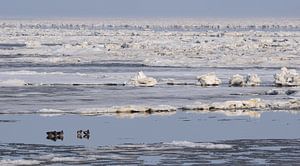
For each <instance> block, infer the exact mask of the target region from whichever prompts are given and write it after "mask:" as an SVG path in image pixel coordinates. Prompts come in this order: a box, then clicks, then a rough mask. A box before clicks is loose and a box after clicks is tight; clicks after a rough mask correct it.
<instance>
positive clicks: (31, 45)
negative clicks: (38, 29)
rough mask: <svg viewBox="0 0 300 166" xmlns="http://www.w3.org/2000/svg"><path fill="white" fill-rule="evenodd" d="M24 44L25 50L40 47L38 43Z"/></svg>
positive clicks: (28, 42) (29, 42)
mask: <svg viewBox="0 0 300 166" xmlns="http://www.w3.org/2000/svg"><path fill="white" fill-rule="evenodd" d="M25 44H26V47H27V48H38V47H40V46H41V43H40V42H38V41H27V42H25Z"/></svg>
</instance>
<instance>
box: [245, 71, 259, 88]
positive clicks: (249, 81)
mask: <svg viewBox="0 0 300 166" xmlns="http://www.w3.org/2000/svg"><path fill="white" fill-rule="evenodd" d="M260 83H261V79H260V78H259V76H258V75H257V74H249V75H247V77H246V85H248V86H258V85H259V84H260Z"/></svg>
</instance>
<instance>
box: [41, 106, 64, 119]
mask: <svg viewBox="0 0 300 166" xmlns="http://www.w3.org/2000/svg"><path fill="white" fill-rule="evenodd" d="M36 113H38V114H41V116H48V117H52V116H60V115H63V114H64V113H65V111H62V110H57V109H46V108H44V109H41V110H39V111H37V112H36Z"/></svg>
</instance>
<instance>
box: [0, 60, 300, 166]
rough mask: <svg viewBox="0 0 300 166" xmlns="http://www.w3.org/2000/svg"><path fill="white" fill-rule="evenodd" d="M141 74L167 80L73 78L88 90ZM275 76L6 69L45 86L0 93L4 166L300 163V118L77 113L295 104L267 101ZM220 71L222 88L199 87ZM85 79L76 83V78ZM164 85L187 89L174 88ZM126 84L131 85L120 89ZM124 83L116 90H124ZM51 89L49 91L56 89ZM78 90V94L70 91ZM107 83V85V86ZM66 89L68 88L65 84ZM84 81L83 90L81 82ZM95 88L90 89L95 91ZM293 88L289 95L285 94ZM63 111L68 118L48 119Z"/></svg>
mask: <svg viewBox="0 0 300 166" xmlns="http://www.w3.org/2000/svg"><path fill="white" fill-rule="evenodd" d="M140 70H143V71H144V72H145V73H147V74H148V75H151V76H153V77H155V78H157V79H158V80H160V81H161V84H158V85H157V86H155V87H150V88H149V87H148V88H147V87H132V86H123V85H106V84H101V83H100V84H96V85H95V84H80V83H79V84H78V85H77V83H78V82H77V81H78V80H74V78H76V76H73V75H72V73H77V72H78V73H86V74H90V75H92V76H90V75H89V76H87V77H86V80H87V81H96V83H97V81H98V79H94V76H101V74H103V73H106V74H108V75H109V74H123V75H125V76H129V77H128V78H130V76H132V75H134V74H135V73H136V72H137V71H140ZM277 70H278V69H277V68H251V69H247V68H246V69H242V68H173V67H172V68H170V67H147V66H139V65H125V64H124V65H123V66H122V65H120V66H118V65H104V66H101V65H100V66H98V67H97V66H92V65H91V66H90V67H88V66H81V67H80V66H69V67H67V66H65V67H62V66H61V67H60V66H50V67H38V66H36V67H28V66H26V65H23V66H22V65H21V66H20V67H16V66H15V67H14V68H13V70H12V68H11V66H7V67H4V68H1V72H2V74H1V78H6V79H10V78H20V79H23V80H24V79H25V80H26V79H27V80H28V81H32V83H37V82H39V81H45V80H50V81H49V83H48V84H46V85H36V84H33V85H28V86H21V87H1V88H0V104H1V108H0V113H1V115H0V132H1V136H0V154H1V155H0V164H1V165H18V164H30V165H31V164H37V165H38V164H42V165H55V164H69V165H75V164H87V165H98V164H104V165H120V164H125V165H141V164H145V165H158V164H163V165H193V164H216V165H218V164H222V165H223V164H228V165H259V164H262V165H265V164H278V165H285V164H286V163H289V164H297V163H298V162H299V158H300V155H299V154H300V153H299V152H300V149H299V147H300V141H299V138H300V133H299V132H298V130H299V127H300V114H298V113H297V110H296V111H295V110H293V111H291V110H280V111H272V110H259V111H257V112H256V113H257V115H256V116H251V115H247V114H244V115H238V114H234V113H233V114H231V115H229V114H226V113H224V112H193V111H192V112H185V111H182V110H178V111H177V112H171V113H164V114H139V113H136V114H99V115H94V116H87V115H80V114H77V112H79V113H80V110H82V109H85V110H88V109H92V108H102V107H111V106H124V105H132V104H133V105H160V104H164V105H171V106H176V107H180V106H184V105H188V104H193V103H194V102H196V101H197V102H208V103H209V102H215V101H227V100H244V99H250V98H262V99H266V100H281V99H282V100H283V99H286V98H288V97H290V96H288V95H285V94H280V95H276V96H271V95H265V94H264V92H265V91H266V90H270V89H273V88H274V87H273V85H272V81H271V80H272V77H273V75H272V73H274V72H275V71H277ZM10 71H14V72H16V71H31V72H32V71H38V72H48V73H50V72H62V73H64V74H63V76H61V75H59V74H58V75H56V74H53V75H51V74H50V75H46V76H43V75H36V73H35V74H31V75H26V74H25V75H24V72H23V74H22V73H19V74H18V72H16V73H17V74H7V73H6V72H10ZM210 71H214V72H216V73H217V74H219V75H220V78H221V79H222V80H224V84H223V85H221V86H219V87H210V88H205V87H200V86H197V85H195V81H194V80H195V76H196V75H197V74H201V73H207V72H210ZM250 71H251V72H254V73H259V74H260V76H261V77H262V80H263V83H262V86H259V87H240V88H239V87H228V84H227V82H226V79H227V78H228V77H229V76H230V75H232V74H235V73H240V74H246V73H249V72H250ZM78 77H79V76H78ZM164 78H172V79H175V80H179V81H184V82H187V83H190V84H188V85H175V86H173V85H168V84H166V83H165V82H163V79H164ZM122 79H124V80H122ZM126 79H127V77H122V78H121V79H119V80H112V81H113V82H112V83H117V84H118V83H121V82H122V81H127V80H126ZM51 81H52V82H51ZM70 81H73V82H75V83H76V85H73V84H70V83H69V82H70ZM100 81H101V80H100ZM61 82H63V83H62V84H61ZM79 82H80V81H79ZM92 83H93V82H92ZM281 89H289V88H281ZM42 109H57V110H62V111H66V112H65V113H63V114H42V113H39V112H38V111H39V110H42ZM68 111H69V113H68ZM80 129H82V130H87V129H89V130H90V132H91V134H90V137H89V139H87V138H77V134H76V131H77V130H80ZM53 130H56V131H60V130H63V131H64V137H63V139H57V140H51V139H47V138H46V137H47V135H46V132H47V131H53Z"/></svg>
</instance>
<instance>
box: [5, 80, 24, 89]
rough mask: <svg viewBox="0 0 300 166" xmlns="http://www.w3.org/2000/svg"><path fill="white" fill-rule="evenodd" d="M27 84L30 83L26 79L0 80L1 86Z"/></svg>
mask: <svg viewBox="0 0 300 166" xmlns="http://www.w3.org/2000/svg"><path fill="white" fill-rule="evenodd" d="M25 85H28V83H26V82H25V81H24V80H19V79H9V80H4V81H1V80H0V87H1V86H6V87H10V86H25Z"/></svg>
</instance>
